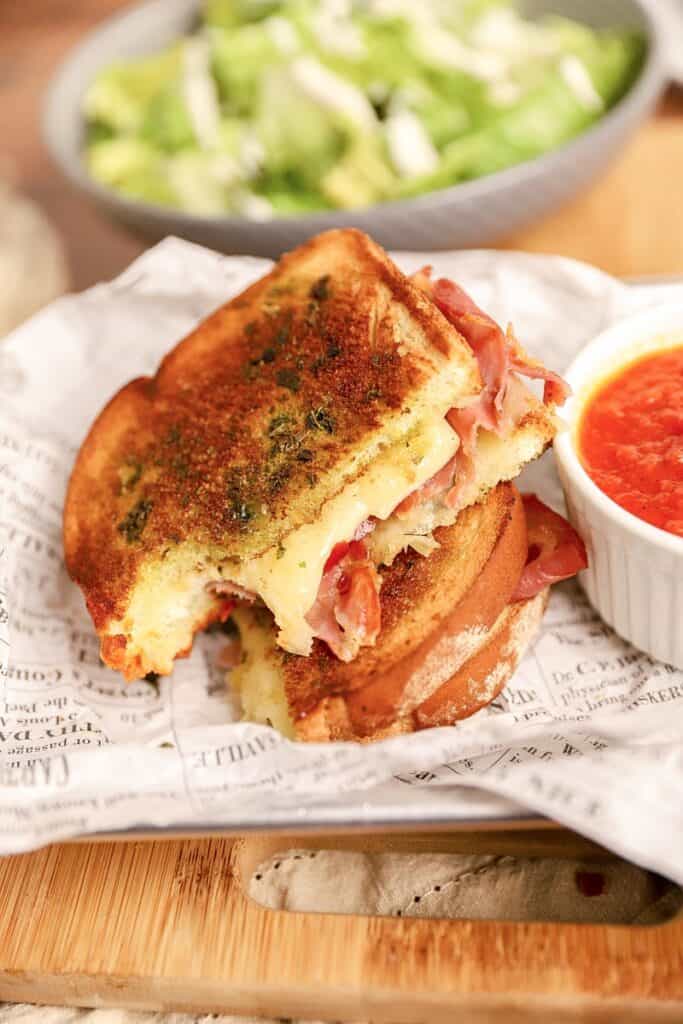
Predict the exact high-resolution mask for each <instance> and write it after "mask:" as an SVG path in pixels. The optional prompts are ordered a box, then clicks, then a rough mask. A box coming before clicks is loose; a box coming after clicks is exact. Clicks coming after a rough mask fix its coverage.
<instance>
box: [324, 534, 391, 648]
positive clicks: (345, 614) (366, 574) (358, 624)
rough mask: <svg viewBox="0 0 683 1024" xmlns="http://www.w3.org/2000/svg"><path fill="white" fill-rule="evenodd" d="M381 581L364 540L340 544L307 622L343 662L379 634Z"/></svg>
mask: <svg viewBox="0 0 683 1024" xmlns="http://www.w3.org/2000/svg"><path fill="white" fill-rule="evenodd" d="M380 585H381V580H380V576H379V573H378V572H377V567H376V565H375V563H374V562H373V561H372V560H371V559H370V558H369V556H368V552H367V548H366V546H365V544H364V543H363V541H362V540H352V541H350V542H348V543H347V542H342V543H340V544H336V545H335V546H334V548H333V549H332V552H331V554H330V557H329V558H328V559H327V562H326V564H325V571H324V573H323V577H322V580H321V581H320V587H319V588H318V595H317V597H316V599H315V603H314V605H313V607H312V608H311V610H310V611H309V613H308V615H307V616H306V621H307V622H308V624H309V626H310V627H311V629H312V630H313V631H314V633H315V635H316V637H318V638H319V639H320V640H324V642H325V643H326V644H327V646H328V647H329V648H330V650H331V651H332V653H333V654H335V655H336V656H337V657H338V658H339V659H340V660H341V661H351V660H352V659H353V658H355V656H356V654H357V653H358V651H359V649H360V648H361V647H366V646H367V647H371V646H372V645H373V644H374V643H375V641H376V640H377V636H378V634H379V630H380V626H381V622H382V612H381V606H380V601H379V589H380Z"/></svg>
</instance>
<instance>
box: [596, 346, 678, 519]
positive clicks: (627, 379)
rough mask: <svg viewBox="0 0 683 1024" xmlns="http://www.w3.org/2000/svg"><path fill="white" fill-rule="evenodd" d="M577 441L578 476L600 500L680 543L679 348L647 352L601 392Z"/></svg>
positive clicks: (613, 378) (597, 394)
mask: <svg viewBox="0 0 683 1024" xmlns="http://www.w3.org/2000/svg"><path fill="white" fill-rule="evenodd" d="M578 441H579V456H580V458H581V462H582V463H583V466H584V469H585V470H586V472H587V473H588V475H589V476H590V477H591V478H592V480H593V481H594V482H595V483H596V484H597V485H598V487H599V488H600V489H601V490H602V491H604V492H605V494H607V495H608V496H609V497H610V498H611V499H612V500H613V501H616V503H617V504H618V505H621V507H622V508H625V509H627V510H628V511H629V512H632V513H633V515H635V516H638V518H639V519H643V520H645V522H646V523H652V525H653V526H658V527H659V528H660V529H662V530H667V531H668V532H669V533H675V534H678V536H679V537H683V347H680V348H672V349H665V350H663V351H660V352H650V353H648V354H647V355H646V356H643V357H642V358H641V359H638V360H637V361H636V362H634V363H631V364H630V365H628V366H626V367H625V368H624V369H622V370H620V371H619V372H618V373H617V374H615V376H614V377H612V378H611V379H610V380H608V381H607V382H606V383H605V384H603V385H601V386H600V387H599V388H598V389H597V391H596V392H595V394H594V395H593V397H592V398H591V399H589V401H588V404H587V406H586V409H585V411H584V413H583V416H582V418H581V422H580V423H579V433H578Z"/></svg>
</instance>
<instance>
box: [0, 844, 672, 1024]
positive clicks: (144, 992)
mask: <svg viewBox="0 0 683 1024" xmlns="http://www.w3.org/2000/svg"><path fill="white" fill-rule="evenodd" d="M402 848H406V843H403V845H402ZM271 849H272V848H271V847H268V849H267V850H266V848H265V847H264V846H263V844H262V843H261V844H259V841H257V840H249V841H246V842H242V843H239V842H238V843H231V842H230V841H229V840H220V839H206V840H203V841H199V842H192V843H188V842H168V843H126V844H108V845H96V844H90V845H79V846H77V845H65V846H58V847H51V848H47V849H44V850H41V851H38V852H36V853H32V854H27V855H25V856H20V857H11V858H7V859H5V860H3V861H1V862H0V905H1V906H2V908H3V913H2V918H1V919H0V999H7V1000H14V1001H20V1000H22V1001H23V1000H29V1001H32V1002H46V1003H50V1002H54V1003H68V1004H70V1005H83V1006H88V1005H97V1006H128V1007H136V1008H140V1009H154V1010H160V1009H177V1010H188V1011H194V1012H212V1011H218V1010H221V1011H223V1012H229V1011H234V1012H241V1013H249V1014H264V1015H266V1014H267V1015H272V1016H275V1017H280V1018H282V1017H291V1016H305V1017H312V1018H322V1019H326V1020H373V1021H387V1022H388V1021H393V1022H402V1021H404V1022H418V1021H430V1022H431V1021H433V1022H451V1021H453V1020H454V1019H456V1014H457V1020H458V1022H473V1024H474V1022H477V1024H478V1022H482V1024H483V1022H484V1021H486V1022H503V1021H504V1022H505V1024H514V1022H518V1021H520V1022H521V1021H541V1020H543V1021H552V1022H553V1024H555V1022H562V1021H577V1020H583V1021H589V1020H590V1021H603V1022H606V1021H610V1022H612V1021H615V1022H616V1021H619V1022H628V1021H644V1020H652V1021H655V1020H667V1021H680V1020H681V1019H682V1013H683V1011H682V1009H681V1006H682V1005H683V941H682V940H683V921H681V922H673V923H670V924H667V925H663V926H658V927H654V928H642V927H611V926H607V927H606V926H599V927H597V926H586V925H582V926H579V925H566V924H563V925H558V924H549V923H539V924H529V923H526V924H515V923H513V922H491V921H464V920H463V921H446V920H439V921H433V920H428V919H419V918H412V919H408V918H401V919H398V918H378V917H373V918H365V917H348V916H342V915H331V914H320V915H318V914H302V913H291V912H286V911H271V910H265V909H263V908H261V907H259V906H258V905H256V904H255V903H253V902H252V901H250V900H248V899H247V898H246V897H245V895H244V891H243V887H242V879H243V878H246V877H248V876H249V873H250V871H251V870H252V869H253V867H254V866H255V864H256V863H257V862H258V861H259V860H260V858H261V857H262V855H263V854H264V853H267V852H270V850H271Z"/></svg>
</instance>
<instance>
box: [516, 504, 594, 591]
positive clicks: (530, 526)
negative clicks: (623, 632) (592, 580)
mask: <svg viewBox="0 0 683 1024" xmlns="http://www.w3.org/2000/svg"><path fill="white" fill-rule="evenodd" d="M522 500H523V501H524V512H525V514H526V528H527V535H528V543H529V554H528V557H527V563H526V565H525V566H524V569H523V570H522V575H521V577H520V580H519V583H518V584H517V589H516V591H515V593H514V594H513V597H512V600H513V601H526V600H528V599H529V598H530V597H535V596H536V594H538V593H540V592H541V590H544V589H545V588H546V587H549V586H550V584H551V583H558V582H559V581H560V580H566V579H569V577H570V576H575V575H576V573H577V572H580V571H581V569H585V568H586V566H587V565H588V557H587V555H586V547H585V544H584V543H583V541H582V540H581V538H580V537H579V535H578V533H577V532H576V530H575V529H574V527H573V526H571V525H570V524H569V523H568V522H567V520H566V519H563V517H562V516H560V515H558V514H557V512H553V510H552V509H550V508H548V506H547V505H544V504H543V502H542V501H540V500H539V499H538V498H537V497H536V495H535V494H525V495H523V496H522Z"/></svg>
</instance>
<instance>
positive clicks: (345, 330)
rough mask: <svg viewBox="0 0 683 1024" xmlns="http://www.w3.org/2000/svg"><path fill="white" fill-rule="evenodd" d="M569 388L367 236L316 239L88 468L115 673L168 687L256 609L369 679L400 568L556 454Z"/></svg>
mask: <svg viewBox="0 0 683 1024" xmlns="http://www.w3.org/2000/svg"><path fill="white" fill-rule="evenodd" d="M520 374H525V375H527V376H542V377H544V379H545V380H546V393H545V400H544V401H540V400H539V399H538V398H536V397H535V396H534V394H533V393H532V392H531V391H530V390H529V389H528V387H527V386H526V384H524V383H523V382H522V377H521V376H520ZM558 388H559V385H558V384H557V378H554V375H552V374H549V373H548V372H547V371H545V370H544V369H543V368H542V367H539V365H538V364H535V363H533V362H532V361H530V360H528V359H527V357H526V356H525V355H524V353H523V352H522V351H521V349H520V348H519V346H518V345H517V342H516V341H515V339H514V337H513V336H512V335H511V334H510V333H509V332H508V334H507V335H505V334H503V332H502V331H501V330H500V329H499V328H498V327H497V325H495V324H494V322H493V321H491V320H490V319H489V318H488V317H486V316H485V315H484V314H483V313H481V311H480V310H478V309H477V307H476V306H474V304H473V303H472V302H471V300H469V299H468V297H467V296H465V295H464V293H462V292H461V291H460V290H459V289H457V288H456V286H454V285H451V284H450V283H449V282H439V281H437V282H435V283H432V282H431V281H430V279H429V277H428V274H426V273H422V274H420V275H417V276H416V277H415V278H414V279H409V278H407V277H406V276H405V275H404V274H402V273H401V272H400V271H399V270H398V268H397V267H396V266H395V265H394V264H393V263H392V262H391V260H390V259H389V258H388V256H387V255H386V254H385V253H384V252H383V251H382V250H381V249H380V248H379V247H378V246H377V245H376V244H375V243H374V242H372V241H371V240H370V239H369V238H368V237H367V236H365V235H363V234H362V233H360V232H358V231H354V230H342V231H331V232H328V233H326V234H323V235H320V236H317V237H316V238H313V239H312V240H311V241H310V242H308V243H307V244H306V245H303V246H301V247H300V248H299V249H296V250H294V251H293V252H291V253H289V254H288V255H286V256H284V257H283V258H282V259H281V260H280V261H279V262H278V263H277V264H276V265H275V267H274V269H273V270H272V271H271V273H269V274H268V275H267V276H266V277H264V278H263V279H261V280H260V281H258V282H256V283H255V284H254V285H252V286H251V287H250V288H248V289H247V290H246V291H245V292H244V293H243V294H241V295H239V296H238V297H237V298H235V299H233V300H232V301H231V302H229V303H228V304H227V305H225V306H223V307H222V308H220V309H219V310H217V311H216V312H215V313H214V314H213V315H212V316H210V317H209V318H208V319H207V320H205V321H204V322H203V323H202V324H200V325H199V327H198V328H197V329H196V330H195V331H193V332H192V333H191V334H190V335H189V336H188V337H187V338H185V339H184V340H183V341H182V342H181V343H180V344H179V345H177V346H176V348H175V349H173V350H172V351H171V352H170V353H169V354H168V355H167V356H166V358H165V359H164V360H163V362H162V363H161V365H160V367H159V370H158V372H157V373H156V375H155V376H154V377H152V378H139V379H137V380H134V381H132V382H131V383H130V384H128V385H127V386H126V387H125V388H123V389H122V390H121V391H120V392H119V393H118V394H117V395H115V396H114V398H113V399H112V400H111V401H110V402H109V404H108V405H107V406H106V408H105V409H104V410H103V412H102V413H101V414H100V416H99V417H98V419H97V420H96V422H95V423H94V424H93V426H92V428H91V430H90V433H89V434H88V437H87V438H86V440H85V442H84V444H83V446H82V448H81V450H80V452H79V455H78V458H77V461H76V464H75V467H74V470H73V473H72V477H71V481H70V485H69V490H68V494H67V500H66V505H65V514H64V546H65V555H66V564H67V567H68V569H69V571H70V573H71V575H72V577H73V578H74V579H75V580H76V581H77V583H78V584H79V585H80V586H81V588H82V589H83V591H84V594H85V598H86V602H87V606H88V609H89V611H90V613H91V616H92V618H93V621H94V624H95V628H96V629H97V632H98V633H99V635H100V639H101V654H102V658H103V660H104V661H105V663H106V664H108V665H110V666H111V667H113V668H115V669H119V670H120V671H121V672H122V673H123V674H124V676H125V677H126V678H127V679H136V678H140V677H143V676H145V675H146V674H147V673H149V672H155V673H160V674H167V673H169V672H170V671H171V670H172V667H173V662H174V659H175V658H176V657H179V656H182V655H184V654H186V653H187V652H188V651H189V650H190V648H191V645H192V641H193V637H194V635H195V633H196V632H197V631H198V630H200V629H202V628H204V627H205V626H207V625H208V624H210V623H211V622H214V621H216V620H220V619H225V618H226V617H227V616H228V615H230V614H231V612H232V611H233V609H234V607H235V603H236V602H237V603H239V604H240V606H242V605H247V606H249V605H251V606H254V607H256V608H261V607H263V608H266V609H267V610H268V611H269V612H270V613H271V615H272V618H273V622H274V637H275V643H276V644H277V645H278V646H279V647H280V648H281V649H282V650H284V651H286V652H289V653H290V654H294V655H299V656H304V657H306V656H308V655H310V654H311V652H312V650H313V649H314V642H315V641H316V640H317V641H322V642H324V643H325V644H326V645H327V647H328V648H329V650H330V652H332V655H333V656H334V657H335V658H336V659H338V660H340V661H342V662H344V663H348V662H351V661H353V659H354V658H356V657H357V656H358V654H359V651H360V650H361V648H366V647H371V646H372V645H373V644H375V643H376V642H377V638H378V636H379V634H380V631H381V614H382V606H381V602H380V590H381V588H382V586H383V576H382V573H381V568H382V566H388V565H391V564H392V563H393V562H394V560H395V559H396V558H397V556H398V555H399V554H400V553H401V552H405V550H406V549H407V548H409V549H410V550H411V551H412V552H413V554H414V555H415V557H423V558H426V557H430V556H431V557H433V556H434V554H435V553H436V552H437V551H438V545H439V544H440V543H441V541H440V540H439V536H438V534H435V533H434V531H435V530H438V528H440V527H444V526H450V525H452V524H454V523H455V522H456V520H457V518H458V515H459V514H460V513H461V511H462V510H463V509H465V508H467V507H469V506H471V505H473V504H474V503H476V502H479V501H481V500H482V499H483V498H484V497H485V496H486V495H487V494H488V492H489V491H491V490H492V489H494V488H495V487H496V486H497V485H498V484H499V483H500V482H501V481H505V480H510V479H513V478H514V477H515V476H516V475H517V474H518V473H519V472H520V470H521V468H522V466H523V465H524V464H525V463H526V462H528V461H529V460H531V459H533V458H535V457H537V456H538V455H539V454H541V452H542V451H543V450H544V449H545V448H546V446H547V445H548V444H549V443H550V441H551V440H552V438H553V436H554V433H555V420H554V416H553V408H554V405H555V404H556V403H557V402H558V401H559V400H561V397H562V395H561V393H560V392H561V388H559V390H558ZM411 557H412V556H411ZM340 581H341V583H340Z"/></svg>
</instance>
